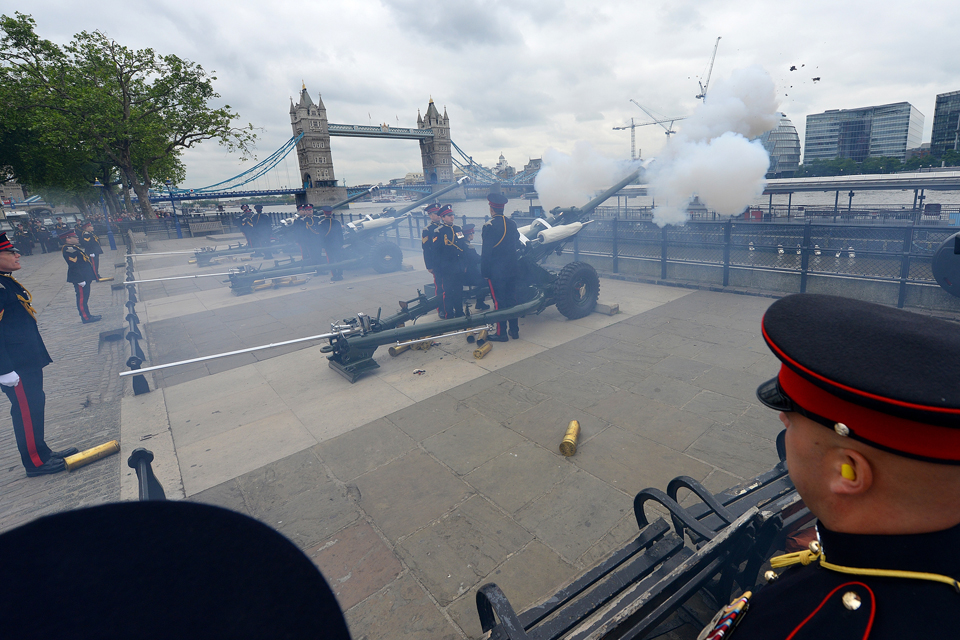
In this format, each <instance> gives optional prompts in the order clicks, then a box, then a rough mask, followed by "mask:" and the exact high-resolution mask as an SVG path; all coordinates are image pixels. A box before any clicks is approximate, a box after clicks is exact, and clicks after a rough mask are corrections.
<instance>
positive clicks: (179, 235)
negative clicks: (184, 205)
mask: <svg viewBox="0 0 960 640" xmlns="http://www.w3.org/2000/svg"><path fill="white" fill-rule="evenodd" d="M166 184H167V193H169V194H170V206H171V207H173V224H174V225H175V226H176V227H177V238H178V239H181V238H183V231H182V230H181V229H180V218H178V217H177V205H176V204H174V202H173V180H167V181H166Z"/></svg>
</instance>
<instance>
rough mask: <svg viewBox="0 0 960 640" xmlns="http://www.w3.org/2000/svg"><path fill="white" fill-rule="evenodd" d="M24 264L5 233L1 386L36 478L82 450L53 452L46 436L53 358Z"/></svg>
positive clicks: (1, 242)
mask: <svg viewBox="0 0 960 640" xmlns="http://www.w3.org/2000/svg"><path fill="white" fill-rule="evenodd" d="M19 268H20V252H19V251H18V250H17V249H16V247H14V246H13V244H12V243H11V242H10V241H9V240H7V234H5V233H0V388H2V389H3V393H4V394H5V395H6V396H7V398H8V399H9V400H10V417H11V418H12V419H13V433H14V436H15V437H16V440H17V448H18V449H19V450H20V459H21V461H22V462H23V466H24V468H25V469H26V471H27V475H28V476H31V477H32V476H42V475H47V474H51V473H58V472H60V471H63V470H64V469H65V468H66V467H65V465H64V463H63V458H65V457H66V456H72V455H73V454H75V453H77V449H76V448H74V447H70V448H69V449H65V450H63V451H51V450H50V447H48V446H47V443H46V442H45V441H44V439H43V420H44V415H43V410H44V404H45V402H46V396H45V395H44V393H43V368H44V367H45V366H47V365H48V364H50V363H51V362H52V360H51V359H50V354H48V353H47V349H46V347H45V346H44V344H43V339H42V338H41V337H40V331H39V330H38V329H37V312H36V311H35V310H34V308H33V306H32V305H31V304H30V302H31V296H30V292H29V291H27V289H26V288H25V287H24V286H23V285H22V284H20V283H19V282H17V281H16V280H15V279H14V277H13V272H14V271H16V270H18V269H19Z"/></svg>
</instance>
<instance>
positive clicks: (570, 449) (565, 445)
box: [560, 420, 580, 458]
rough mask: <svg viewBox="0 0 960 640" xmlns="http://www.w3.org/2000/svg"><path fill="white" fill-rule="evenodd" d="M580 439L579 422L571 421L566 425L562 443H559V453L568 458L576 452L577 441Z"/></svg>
mask: <svg viewBox="0 0 960 640" xmlns="http://www.w3.org/2000/svg"><path fill="white" fill-rule="evenodd" d="M579 437H580V422H579V421H577V420H571V421H570V424H569V425H567V433H566V434H564V436H563V442H561V443H560V453H562V454H563V455H564V456H566V457H568V458H569V457H570V456H572V455H573V454H575V453H576V452H577V439H578V438H579Z"/></svg>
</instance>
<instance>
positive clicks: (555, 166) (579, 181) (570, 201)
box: [534, 141, 635, 211]
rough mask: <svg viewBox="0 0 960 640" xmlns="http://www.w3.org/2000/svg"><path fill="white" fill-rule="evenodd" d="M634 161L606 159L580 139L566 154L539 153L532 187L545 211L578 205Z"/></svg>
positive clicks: (620, 176) (614, 179) (611, 183)
mask: <svg viewBox="0 0 960 640" xmlns="http://www.w3.org/2000/svg"><path fill="white" fill-rule="evenodd" d="M634 166H635V163H631V162H629V161H626V162H625V161H622V160H611V159H610V158H606V157H604V156H602V155H600V154H599V153H597V150H596V149H594V148H593V145H591V144H590V143H589V142H584V141H580V142H577V143H576V144H575V145H574V147H573V154H572V155H567V154H565V153H563V152H562V151H557V150H556V149H552V148H551V149H547V150H546V151H545V152H544V154H543V166H542V167H541V169H540V173H538V174H537V179H536V181H535V182H534V188H535V189H536V190H537V195H538V196H539V200H540V203H541V204H542V205H543V208H544V210H545V211H550V210H551V209H553V208H554V207H572V206H581V205H584V204H586V203H587V202H589V201H590V200H592V199H593V197H594V196H595V195H596V194H597V191H602V190H604V189H608V188H610V187H611V186H613V185H614V184H616V183H617V181H618V180H621V179H622V178H624V177H625V176H626V174H627V173H628V172H629V171H631V170H632V169H633V168H634Z"/></svg>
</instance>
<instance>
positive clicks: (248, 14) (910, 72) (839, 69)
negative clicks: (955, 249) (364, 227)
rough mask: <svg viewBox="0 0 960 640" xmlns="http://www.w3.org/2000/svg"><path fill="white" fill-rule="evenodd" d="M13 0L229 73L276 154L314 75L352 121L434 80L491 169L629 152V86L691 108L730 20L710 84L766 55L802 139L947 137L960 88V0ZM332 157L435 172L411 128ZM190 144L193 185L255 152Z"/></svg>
mask: <svg viewBox="0 0 960 640" xmlns="http://www.w3.org/2000/svg"><path fill="white" fill-rule="evenodd" d="M0 11H2V13H5V14H8V15H12V14H13V13H14V12H15V11H20V12H23V13H29V14H31V15H32V16H33V17H34V19H35V20H36V22H37V29H38V32H39V33H40V35H41V36H42V37H45V38H47V39H50V40H53V41H55V42H58V43H60V44H64V43H66V42H68V41H69V40H70V38H71V36H72V35H73V34H74V33H77V32H79V31H81V30H100V31H103V32H105V33H106V34H107V35H108V36H110V37H112V38H114V39H115V40H117V41H119V42H120V43H122V44H124V45H127V46H129V47H134V48H144V47H153V48H154V49H156V50H157V51H158V52H161V53H175V54H177V55H179V56H181V57H184V58H188V59H190V60H193V61H196V62H198V63H200V64H201V65H203V66H204V67H205V68H206V69H208V70H215V71H216V76H217V78H218V79H217V81H216V83H215V86H216V88H217V90H218V92H219V93H220V94H221V96H222V102H223V103H226V104H229V105H230V106H231V107H232V108H234V109H235V110H237V111H238V112H239V113H240V122H241V123H243V124H245V123H247V122H249V123H252V124H253V125H254V126H255V127H258V128H261V129H262V132H261V140H260V142H259V144H258V147H257V155H258V156H259V157H260V158H262V157H264V156H266V155H269V154H270V153H271V152H272V151H273V150H275V149H277V148H278V147H279V146H281V145H282V144H283V142H284V141H286V140H287V139H288V138H289V137H290V135H291V129H290V124H289V98H290V96H296V94H297V93H298V91H299V89H300V86H301V81H303V82H305V83H306V86H307V88H308V89H309V91H310V92H311V95H313V96H314V99H316V96H317V94H318V93H319V94H321V95H322V97H323V101H324V104H325V105H326V107H327V114H328V117H329V120H330V121H331V122H336V123H345V124H380V123H382V122H386V123H389V124H391V125H394V126H408V127H411V126H412V127H415V126H416V118H417V109H420V110H421V111H424V110H425V109H426V106H427V102H428V100H429V99H430V97H431V96H432V97H433V99H434V100H435V102H436V104H437V106H438V107H439V108H440V109H441V110H442V109H443V108H444V107H446V109H447V112H448V114H449V116H450V122H451V130H452V135H451V137H452V138H453V140H454V142H456V143H457V144H458V145H459V146H460V147H461V148H463V149H464V150H465V151H467V152H468V153H470V154H471V155H473V156H474V158H475V159H477V160H478V161H480V162H482V163H484V164H486V165H487V166H492V165H493V164H495V163H496V161H497V158H498V156H499V155H500V153H503V154H504V155H505V156H506V159H507V160H508V161H509V162H510V163H511V164H512V165H514V166H515V167H517V168H520V167H521V166H522V165H523V164H524V163H525V162H526V161H527V160H528V159H529V158H537V157H541V156H542V155H543V154H544V152H545V151H546V150H547V149H549V148H554V149H557V150H559V151H565V152H569V151H571V150H572V149H573V147H574V145H575V144H576V143H577V142H578V141H589V142H591V143H592V144H593V145H594V146H595V147H596V149H597V151H598V152H599V153H601V154H603V155H605V156H608V157H610V158H627V157H629V154H630V132H629V131H614V130H613V127H615V126H623V125H624V124H628V123H629V121H630V118H631V117H633V118H634V119H635V120H636V122H638V123H640V122H647V121H649V118H648V117H647V116H646V115H645V114H644V113H642V112H641V111H640V109H639V108H637V107H636V106H634V105H633V104H631V103H630V102H629V99H630V98H633V99H634V100H636V101H637V102H639V103H640V104H642V105H644V106H645V107H647V108H648V109H650V110H653V111H655V112H656V113H659V114H662V115H665V116H680V115H685V114H688V113H690V112H691V111H692V110H693V108H694V107H695V106H696V104H697V100H696V99H695V96H696V94H697V93H698V92H699V87H698V84H697V82H698V80H699V79H702V78H703V77H704V76H705V75H706V71H707V67H708V64H709V59H710V55H711V53H712V52H713V47H714V43H715V42H716V38H717V36H722V40H721V41H720V47H719V52H718V54H717V59H716V66H715V68H714V71H713V80H712V81H711V84H714V83H718V82H722V80H723V78H724V77H726V76H729V75H730V73H731V72H732V71H733V70H735V69H738V68H743V67H746V66H749V65H760V66H761V67H763V68H764V69H766V70H767V71H768V72H769V74H770V75H771V76H772V78H773V79H774V81H775V82H776V84H777V90H778V97H779V99H780V104H781V107H780V108H781V110H782V111H783V112H785V113H786V114H787V116H788V117H789V118H790V119H791V120H792V121H793V122H794V124H795V125H797V128H798V130H799V132H800V135H801V137H802V136H803V125H804V122H805V116H806V115H807V114H810V113H818V112H821V111H824V110H826V109H835V108H855V107H861V106H867V105H875V104H886V103H891V102H900V101H907V102H910V103H911V104H913V105H914V106H915V107H917V108H918V109H919V110H920V112H921V113H922V114H923V115H924V117H925V126H924V141H929V138H930V128H931V125H932V123H933V107H934V102H935V100H936V94H938V93H944V92H947V91H955V90H958V89H960V76H958V74H957V71H956V69H957V60H958V59H960V39H958V38H957V37H956V33H955V26H956V24H958V20H960V4H958V3H957V2H955V1H950V0H932V1H930V2H926V3H924V4H923V10H922V11H919V10H910V9H908V7H907V5H906V4H905V3H903V2H891V1H889V0H881V1H879V2H877V1H872V2H862V1H859V0H858V1H847V2H836V1H835V0H834V1H829V2H827V1H821V0H807V1H806V2H778V3H774V2H758V1H752V0H741V1H740V2H737V3H734V2H729V1H727V2H719V1H715V0H701V1H699V2H685V1H684V0H674V1H670V2H664V1H660V0H656V1H644V0H640V1H637V0H631V1H622V2H621V1H614V0H600V1H597V2H571V1H555V2H546V1H542V0H541V1H539V2H535V1H532V0H513V1H510V2H506V1H501V0H453V1H449V2H425V1H423V0H351V1H350V2H332V1H329V0H313V1H310V0H307V1H301V2H290V1H288V0H272V1H271V2H251V1H250V0H234V1H231V2H224V1H223V0H205V1H203V2H186V1H184V0H153V1H151V2H143V1H141V0H125V1H124V2H119V1H116V0H101V1H100V2H97V3H96V4H95V5H89V4H86V3H65V2H63V1H62V0H59V1H50V0H31V1H30V2H10V1H8V0H0ZM794 65H795V66H796V67H798V70H797V71H793V72H791V71H789V69H790V67H791V66H794ZM814 77H819V78H821V79H820V81H818V82H814V81H813V80H812V79H813V78H814ZM682 125H683V123H682V122H679V123H677V124H676V125H675V127H676V128H680V127H682ZM636 133H637V146H638V148H640V149H641V150H642V155H643V157H644V158H649V157H652V156H655V155H657V153H658V152H659V151H660V149H661V148H662V146H663V144H664V142H665V136H664V134H663V130H662V129H660V128H659V127H657V126H655V125H654V126H646V127H642V128H637V130H636ZM333 154H334V164H335V168H336V175H337V178H339V179H340V180H341V181H342V182H341V183H343V182H346V183H347V184H350V185H353V184H361V183H367V182H385V181H387V180H389V179H390V178H393V177H398V176H402V175H403V174H405V173H406V172H407V171H419V170H420V169H421V165H420V154H419V148H418V145H417V143H416V142H413V141H390V140H363V139H350V138H335V139H334V140H333ZM185 159H186V162H187V168H188V179H187V184H185V185H184V186H187V187H199V186H204V185H206V184H210V183H212V182H215V181H219V180H222V179H224V178H226V177H229V176H231V175H234V174H236V173H239V172H240V171H241V170H243V168H244V166H247V167H248V166H249V164H247V165H243V164H241V163H240V161H239V159H238V158H237V157H236V156H231V155H228V154H226V153H225V152H224V151H223V150H222V149H221V148H220V147H218V146H217V145H216V144H214V143H206V144H204V145H202V146H201V147H199V148H198V149H196V150H191V151H189V152H188V154H187V155H186V156H185ZM290 168H291V169H294V168H295V167H294V165H293V164H292V163H291V165H290ZM295 179H296V177H295V176H294V180H295Z"/></svg>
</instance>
